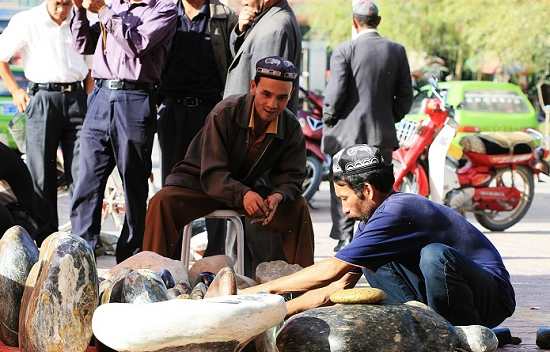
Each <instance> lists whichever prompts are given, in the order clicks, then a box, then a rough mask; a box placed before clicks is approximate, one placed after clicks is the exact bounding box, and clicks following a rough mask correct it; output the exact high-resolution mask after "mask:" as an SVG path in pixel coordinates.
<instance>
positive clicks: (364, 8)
mask: <svg viewBox="0 0 550 352" xmlns="http://www.w3.org/2000/svg"><path fill="white" fill-rule="evenodd" d="M351 7H352V10H353V13H354V14H356V15H360V16H378V6H376V4H375V3H374V1H371V0H353V1H352V4H351Z"/></svg>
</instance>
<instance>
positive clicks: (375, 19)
mask: <svg viewBox="0 0 550 352" xmlns="http://www.w3.org/2000/svg"><path fill="white" fill-rule="evenodd" d="M353 18H354V19H355V20H356V21H357V22H358V23H359V25H361V26H367V27H370V28H376V27H378V25H379V24H380V16H378V15H358V14H355V13H354V14H353Z"/></svg>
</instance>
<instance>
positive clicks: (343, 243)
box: [334, 238, 351, 252]
mask: <svg viewBox="0 0 550 352" xmlns="http://www.w3.org/2000/svg"><path fill="white" fill-rule="evenodd" d="M350 242H351V240H350V239H349V238H346V239H343V240H338V244H337V245H336V247H334V251H335V252H338V251H339V250H340V249H342V248H344V247H345V246H347V245H348V244H349V243H350Z"/></svg>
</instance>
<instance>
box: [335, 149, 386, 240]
mask: <svg viewBox="0 0 550 352" xmlns="http://www.w3.org/2000/svg"><path fill="white" fill-rule="evenodd" d="M392 151H393V149H392V148H381V152H382V158H384V160H385V161H386V162H391V154H392ZM333 156H334V155H333ZM330 170H331V171H330V172H331V179H332V164H331V165H330ZM330 217H331V219H332V228H331V229H330V238H334V239H335V240H345V239H349V240H350V241H351V239H352V238H353V226H354V225H355V221H354V220H351V219H348V218H346V217H345V216H344V212H343V211H342V202H341V201H340V199H339V198H338V197H337V196H336V192H335V190H334V184H333V182H330Z"/></svg>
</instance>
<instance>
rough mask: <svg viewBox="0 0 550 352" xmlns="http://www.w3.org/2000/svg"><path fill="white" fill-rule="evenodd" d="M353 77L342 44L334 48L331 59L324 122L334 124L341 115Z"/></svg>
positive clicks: (324, 105) (324, 106)
mask: <svg viewBox="0 0 550 352" xmlns="http://www.w3.org/2000/svg"><path fill="white" fill-rule="evenodd" d="M350 78H351V70H350V65H349V62H348V60H347V59H346V55H345V50H344V47H343V46H340V47H338V48H336V49H335V50H334V53H333V54H332V58H331V59H330V78H329V80H328V83H327V88H326V90H325V92H326V93H325V100H324V103H323V122H325V123H327V122H328V123H327V124H328V125H329V126H330V125H332V126H333V125H334V124H335V123H336V121H338V120H339V119H340V118H342V116H341V111H342V110H343V105H344V104H345V102H346V99H347V94H346V92H347V87H348V84H349V81H350Z"/></svg>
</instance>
